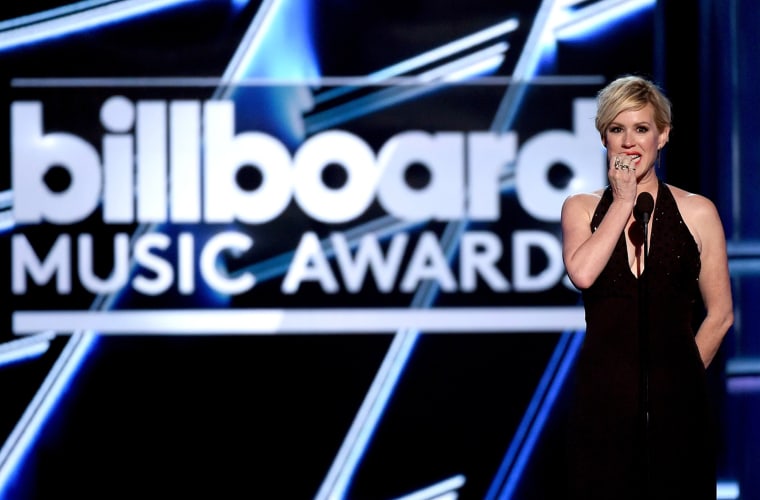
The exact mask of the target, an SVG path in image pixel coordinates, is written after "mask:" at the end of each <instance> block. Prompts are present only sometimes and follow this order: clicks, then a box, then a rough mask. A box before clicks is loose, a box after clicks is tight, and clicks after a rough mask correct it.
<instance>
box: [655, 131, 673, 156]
mask: <svg viewBox="0 0 760 500" xmlns="http://www.w3.org/2000/svg"><path fill="white" fill-rule="evenodd" d="M669 139H670V127H668V128H666V129H665V130H663V131H662V132H661V133H660V140H659V142H658V144H657V150H658V151H659V150H661V149H662V148H664V147H665V144H667V143H668V140H669Z"/></svg>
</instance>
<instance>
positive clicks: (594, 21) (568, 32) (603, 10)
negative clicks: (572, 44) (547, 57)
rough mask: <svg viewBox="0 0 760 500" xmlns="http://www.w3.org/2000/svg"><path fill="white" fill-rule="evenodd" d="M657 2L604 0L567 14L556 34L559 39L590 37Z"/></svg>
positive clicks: (556, 28)
mask: <svg viewBox="0 0 760 500" xmlns="http://www.w3.org/2000/svg"><path fill="white" fill-rule="evenodd" d="M655 4H656V0H627V1H620V0H604V1H601V2H596V3H593V4H591V5H589V6H588V7H584V8H582V9H579V10H577V11H574V12H573V13H572V14H569V15H567V18H566V19H565V20H563V22H562V23H560V24H559V25H557V26H556V27H555V30H554V36H555V37H556V39H558V40H572V39H579V38H585V37H589V36H591V35H594V34H595V33H596V32H598V31H599V30H600V29H603V28H605V27H607V25H608V24H610V23H612V22H618V21H620V20H621V19H623V18H625V17H628V16H631V15H633V14H636V13H638V12H640V11H642V10H644V9H649V8H651V7H653V6H654V5H655Z"/></svg>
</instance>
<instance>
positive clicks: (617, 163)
mask: <svg viewBox="0 0 760 500" xmlns="http://www.w3.org/2000/svg"><path fill="white" fill-rule="evenodd" d="M615 169H616V170H620V158H618V157H615Z"/></svg>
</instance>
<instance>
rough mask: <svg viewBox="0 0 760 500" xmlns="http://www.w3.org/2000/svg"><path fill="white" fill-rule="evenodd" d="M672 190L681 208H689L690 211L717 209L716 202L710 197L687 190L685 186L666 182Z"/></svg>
mask: <svg viewBox="0 0 760 500" xmlns="http://www.w3.org/2000/svg"><path fill="white" fill-rule="evenodd" d="M666 186H667V187H668V189H669V190H670V192H671V193H672V194H673V198H674V199H675V200H676V203H677V204H678V207H679V209H681V210H684V209H685V210H688V211H690V212H703V211H708V212H712V211H714V210H715V204H714V203H713V202H712V200H710V198H708V197H706V196H704V195H701V194H698V193H692V192H690V191H687V190H685V189H683V188H680V187H677V186H673V185H672V184H666Z"/></svg>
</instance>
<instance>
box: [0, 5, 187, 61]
mask: <svg viewBox="0 0 760 500" xmlns="http://www.w3.org/2000/svg"><path fill="white" fill-rule="evenodd" d="M196 1H199V0H122V1H120V2H113V1H111V2H103V1H88V2H79V3H75V4H72V5H70V6H66V7H60V8H57V9H52V10H49V11H45V12H42V13H39V14H35V15H31V16H24V17H21V18H17V19H12V20H10V21H6V22H5V23H1V24H0V32H2V36H0V50H6V49H13V48H17V47H20V46H22V45H27V44H31V43H38V42H41V41H45V40H49V39H52V38H57V37H61V36H65V35H70V34H73V33H77V32H79V31H84V30H87V29H91V28H100V27H103V26H105V25H107V24H111V23H116V22H120V21H124V20H127V19H130V18H133V17H137V16H142V15H145V14H149V13H152V12H156V11H158V10H161V9H165V8H168V7H173V6H176V5H179V4H183V3H188V2H196Z"/></svg>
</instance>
